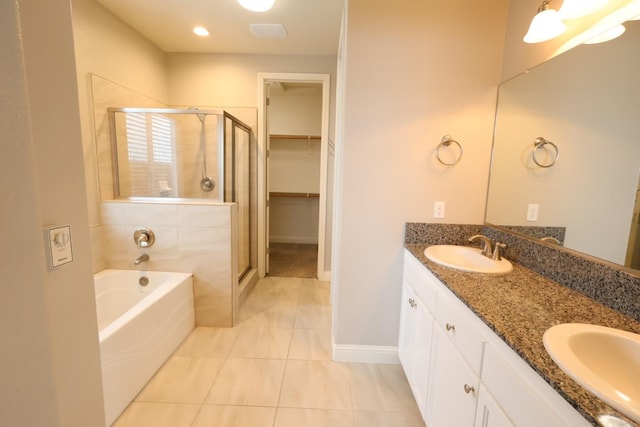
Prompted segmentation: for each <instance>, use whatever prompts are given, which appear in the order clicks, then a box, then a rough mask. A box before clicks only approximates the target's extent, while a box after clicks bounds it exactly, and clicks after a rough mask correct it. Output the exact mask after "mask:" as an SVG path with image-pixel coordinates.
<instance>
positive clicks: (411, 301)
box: [409, 298, 418, 308]
mask: <svg viewBox="0 0 640 427" xmlns="http://www.w3.org/2000/svg"><path fill="white" fill-rule="evenodd" d="M409 305H410V306H411V307H413V308H416V306H417V305H418V304H416V300H414V299H413V298H409Z"/></svg>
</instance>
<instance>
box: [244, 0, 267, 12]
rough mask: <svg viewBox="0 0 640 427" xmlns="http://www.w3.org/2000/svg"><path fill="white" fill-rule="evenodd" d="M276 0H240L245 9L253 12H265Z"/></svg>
mask: <svg viewBox="0 0 640 427" xmlns="http://www.w3.org/2000/svg"><path fill="white" fill-rule="evenodd" d="M274 1H275V0H238V3H240V5H241V6H242V7H244V8H245V9H248V10H251V11H253V12H265V11H267V10H269V9H271V7H272V6H273V3H274Z"/></svg>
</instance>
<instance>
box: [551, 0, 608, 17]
mask: <svg viewBox="0 0 640 427" xmlns="http://www.w3.org/2000/svg"><path fill="white" fill-rule="evenodd" d="M608 2H609V0H564V1H563V2H562V6H560V10H559V11H558V13H559V14H560V17H561V18H562V19H575V18H579V17H581V16H585V15H588V14H590V13H593V12H595V11H596V10H598V9H601V8H602V7H604V6H605V5H606V4H607V3H608Z"/></svg>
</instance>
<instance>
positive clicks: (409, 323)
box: [398, 280, 417, 383]
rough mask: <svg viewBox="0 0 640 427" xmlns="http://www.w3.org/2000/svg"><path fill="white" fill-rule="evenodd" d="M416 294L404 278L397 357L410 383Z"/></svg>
mask: <svg viewBox="0 0 640 427" xmlns="http://www.w3.org/2000/svg"><path fill="white" fill-rule="evenodd" d="M416 299H417V298H416V295H415V293H414V292H413V289H411V286H409V284H408V283H407V281H406V280H404V281H403V282H402V303H401V305H400V336H399V339H398V358H399V359H400V364H401V365H402V368H403V369H404V373H405V375H406V376H407V379H408V380H409V383H411V371H412V369H413V359H414V357H415V339H416V325H417V321H416V319H417V310H416V308H415V307H414V305H416V302H415V301H416Z"/></svg>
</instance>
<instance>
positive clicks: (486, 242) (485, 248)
mask: <svg viewBox="0 0 640 427" xmlns="http://www.w3.org/2000/svg"><path fill="white" fill-rule="evenodd" d="M476 240H480V241H481V242H482V255H484V256H488V257H489V258H491V256H492V255H491V252H492V247H491V239H489V238H488V237H487V236H483V235H482V234H474V235H473V236H471V237H469V243H473V242H475V241H476Z"/></svg>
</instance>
